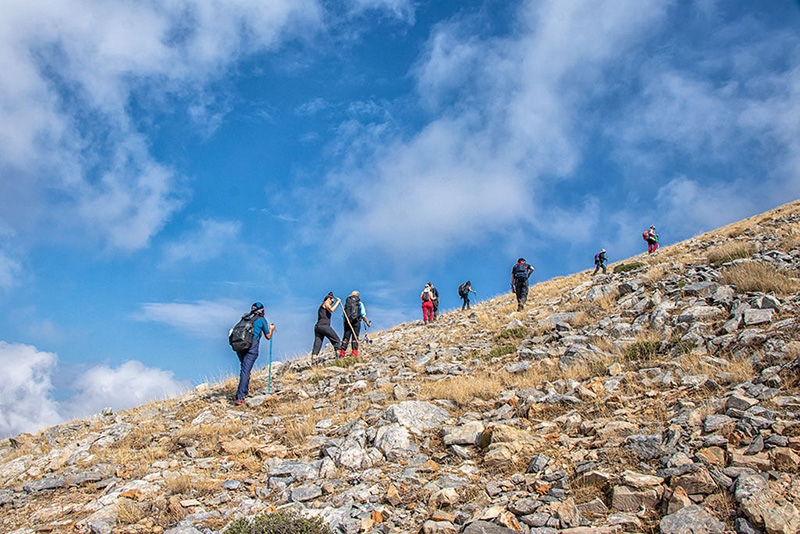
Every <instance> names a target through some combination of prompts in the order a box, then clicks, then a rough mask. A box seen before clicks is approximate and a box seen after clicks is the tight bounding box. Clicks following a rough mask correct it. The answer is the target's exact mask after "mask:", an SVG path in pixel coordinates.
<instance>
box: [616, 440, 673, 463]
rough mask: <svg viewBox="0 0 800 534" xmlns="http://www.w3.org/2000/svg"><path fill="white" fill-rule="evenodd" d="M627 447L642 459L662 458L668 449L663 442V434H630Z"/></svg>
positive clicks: (626, 443) (626, 442)
mask: <svg viewBox="0 0 800 534" xmlns="http://www.w3.org/2000/svg"><path fill="white" fill-rule="evenodd" d="M625 449H627V450H629V451H630V452H632V453H634V454H635V455H636V456H638V457H639V458H640V459H642V460H653V459H656V458H661V457H662V456H664V455H665V454H666V453H667V451H666V450H665V449H664V447H663V445H662V443H661V434H647V435H645V434H636V435H633V436H628V439H627V440H626V441H625Z"/></svg>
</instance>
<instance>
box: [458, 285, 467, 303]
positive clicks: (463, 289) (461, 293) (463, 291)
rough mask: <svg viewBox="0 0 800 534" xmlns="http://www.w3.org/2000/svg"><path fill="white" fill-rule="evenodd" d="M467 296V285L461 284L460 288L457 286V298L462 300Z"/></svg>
mask: <svg viewBox="0 0 800 534" xmlns="http://www.w3.org/2000/svg"><path fill="white" fill-rule="evenodd" d="M468 294H469V291H468V290H467V284H466V283H463V284H461V285H460V286H458V296H459V297H461V298H462V299H463V298H464V297H466V296H467V295H468Z"/></svg>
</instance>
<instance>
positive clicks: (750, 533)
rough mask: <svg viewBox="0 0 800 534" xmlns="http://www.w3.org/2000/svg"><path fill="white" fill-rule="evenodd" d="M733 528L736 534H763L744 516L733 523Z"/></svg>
mask: <svg viewBox="0 0 800 534" xmlns="http://www.w3.org/2000/svg"><path fill="white" fill-rule="evenodd" d="M733 529H734V530H735V531H736V534H762V533H761V531H760V530H758V529H757V528H756V527H754V526H753V524H752V523H751V522H750V521H748V520H747V519H745V518H744V517H737V518H736V521H734V523H733Z"/></svg>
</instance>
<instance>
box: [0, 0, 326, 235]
mask: <svg viewBox="0 0 800 534" xmlns="http://www.w3.org/2000/svg"><path fill="white" fill-rule="evenodd" d="M3 7H4V9H3V17H2V19H0V68H2V71H3V73H4V75H3V77H2V78H1V79H0V124H1V125H2V126H0V172H2V173H3V175H4V176H5V177H6V179H5V180H3V182H2V183H1V184H0V211H2V212H3V213H4V217H5V218H6V220H7V222H8V223H9V224H10V225H12V227H13V228H14V229H15V230H16V231H17V232H19V233H21V234H25V235H35V234H36V230H37V229H38V228H40V227H41V226H42V225H46V226H47V227H48V228H49V230H50V231H48V232H45V233H41V232H40V234H51V233H52V232H55V231H58V230H62V231H63V232H64V234H65V235H69V237H70V238H72V239H76V238H79V236H80V235H81V234H88V235H90V236H93V237H96V238H99V239H100V241H101V242H102V243H104V244H105V245H106V246H107V247H109V248H112V249H121V250H134V249H138V248H141V247H144V246H146V245H147V244H148V242H149V240H150V238H151V237H152V236H153V235H154V234H155V233H157V232H158V231H159V230H160V229H161V228H162V227H163V225H164V224H165V222H166V221H167V220H168V219H169V217H170V216H171V215H172V214H173V213H174V212H175V211H176V210H177V209H178V208H179V207H180V206H181V205H182V202H183V200H184V198H185V195H184V193H183V192H182V191H181V190H180V183H179V177H177V176H176V175H175V173H174V171H173V170H172V169H170V168H169V167H168V166H166V165H164V164H163V163H161V162H158V161H157V160H156V158H155V157H154V156H153V154H152V153H151V152H150V149H149V144H148V142H147V141H146V140H145V139H144V137H143V134H142V132H140V131H139V130H138V129H137V128H138V127H137V121H136V119H135V117H133V115H132V112H131V107H132V106H131V105H130V104H131V103H132V102H136V104H137V107H138V108H140V109H144V110H151V109H158V108H163V109H167V105H166V102H165V101H166V99H167V97H168V96H169V95H177V96H178V97H180V98H181V99H183V101H186V102H187V105H186V109H185V112H186V113H187V114H188V115H189V116H191V117H194V118H195V119H196V120H198V121H200V123H201V126H202V127H203V128H205V129H206V130H208V129H213V128H214V127H215V125H218V124H219V123H220V119H221V115H220V114H221V113H224V112H225V109H226V108H225V106H224V102H223V105H222V106H221V107H219V106H217V103H216V102H215V101H209V99H208V96H207V94H206V93H205V91H204V87H205V86H206V84H207V83H208V82H209V81H212V80H215V79H217V78H218V77H219V76H220V75H221V74H223V73H224V72H225V70H226V68H227V65H229V64H230V63H231V62H233V61H236V60H238V59H240V58H241V57H242V56H244V55H246V54H251V53H255V52H259V51H263V50H267V49H270V48H274V47H276V46H278V45H279V44H280V43H281V42H282V40H283V39H284V38H285V37H288V38H291V37H292V36H297V35H306V34H307V33H308V32H309V31H312V32H313V31H314V29H315V28H319V26H320V24H321V15H320V13H321V9H320V7H319V6H318V4H317V2H316V1H315V0H276V1H270V2H261V1H256V0H232V1H228V2H218V1H212V2H206V1H200V0H183V1H176V2H167V3H147V2H144V3H143V2H134V1H128V0H123V1H120V2H114V3H110V4H97V3H96V2H90V1H88V0H67V1H65V2H59V3H57V4H52V3H49V2H45V1H42V0H33V1H20V0H10V1H9V2H6V3H5V4H4V6H3ZM215 108H219V109H215ZM76 236H78V237H76Z"/></svg>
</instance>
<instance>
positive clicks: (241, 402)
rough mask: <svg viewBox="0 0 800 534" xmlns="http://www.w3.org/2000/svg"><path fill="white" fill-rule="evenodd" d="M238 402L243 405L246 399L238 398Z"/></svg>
mask: <svg viewBox="0 0 800 534" xmlns="http://www.w3.org/2000/svg"><path fill="white" fill-rule="evenodd" d="M236 404H237V405H242V404H244V399H236Z"/></svg>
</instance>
